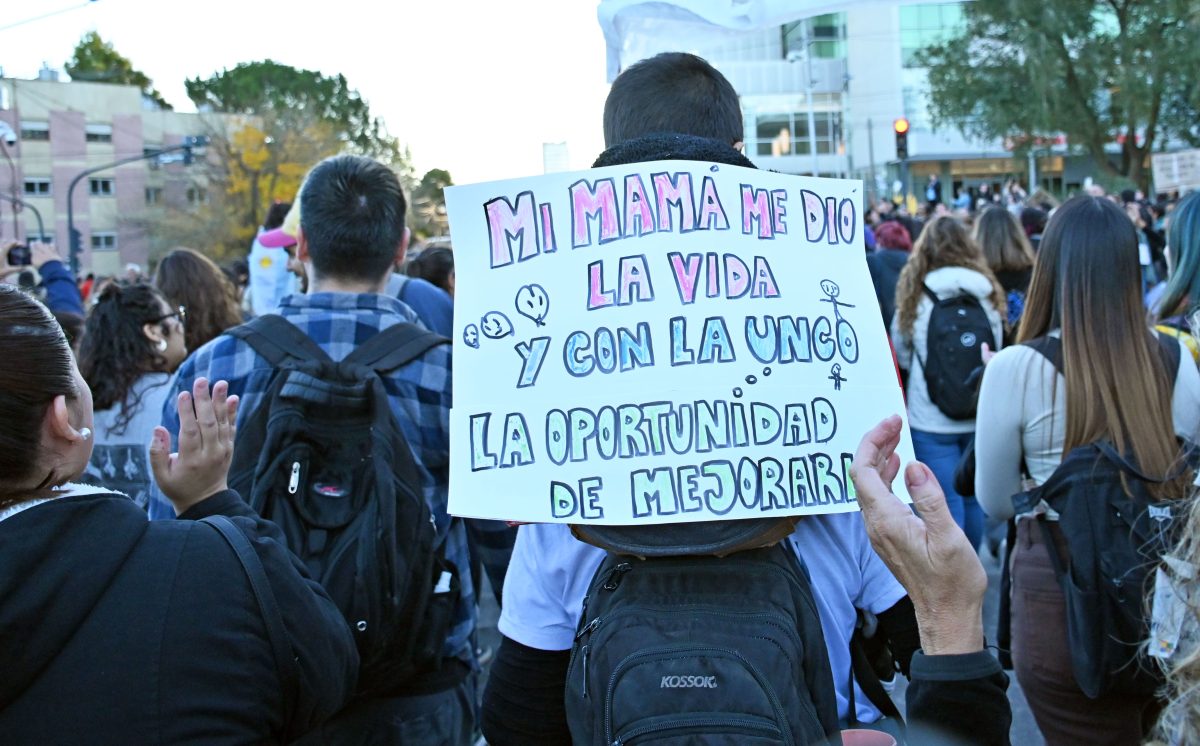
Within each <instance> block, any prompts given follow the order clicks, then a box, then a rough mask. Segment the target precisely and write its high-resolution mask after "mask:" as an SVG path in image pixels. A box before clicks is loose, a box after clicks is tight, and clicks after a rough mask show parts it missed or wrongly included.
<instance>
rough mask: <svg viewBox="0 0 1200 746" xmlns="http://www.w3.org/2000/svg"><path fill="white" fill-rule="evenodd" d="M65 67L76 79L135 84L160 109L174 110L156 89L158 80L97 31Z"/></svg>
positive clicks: (81, 43)
mask: <svg viewBox="0 0 1200 746" xmlns="http://www.w3.org/2000/svg"><path fill="white" fill-rule="evenodd" d="M64 67H65V68H66V71H67V75H70V76H71V79H72V80H83V81H89V82H93V83H113V84H119V85H135V86H137V87H138V88H140V89H141V90H142V95H144V96H146V97H147V98H149V99H150V100H151V101H153V102H154V103H155V104H156V105H157V106H158V107H159V108H160V109H167V110H170V109H172V108H173V107H172V106H171V105H170V104H168V103H167V102H166V99H164V98H163V97H162V94H160V93H159V92H158V91H156V90H155V89H154V81H152V80H150V78H148V77H147V76H146V74H145V73H143V72H142V71H141V70H136V69H134V67H133V63H132V62H130V61H129V60H128V59H127V58H125V57H123V56H121V54H120V53H118V52H117V50H116V49H114V48H113V45H112V44H111V43H109V42H106V41H104V39H102V38H100V34H98V33H96V32H95V31H89V32H88V33H86V34H84V35H83V38H82V39H80V40H79V43H78V44H76V45H75V52H74V54H72V55H71V59H69V60H67V62H66V64H65V65H64Z"/></svg>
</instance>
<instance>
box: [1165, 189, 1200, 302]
mask: <svg viewBox="0 0 1200 746" xmlns="http://www.w3.org/2000/svg"><path fill="white" fill-rule="evenodd" d="M1167 251H1168V255H1169V256H1170V259H1171V276H1170V278H1169V279H1168V280H1167V292H1166V294H1165V295H1163V297H1162V300H1161V301H1159V304H1158V309H1157V310H1158V313H1159V315H1160V316H1172V315H1175V314H1178V313H1191V312H1192V311H1194V310H1195V309H1196V308H1197V307H1200V192H1193V193H1191V194H1189V195H1188V196H1186V197H1184V198H1183V199H1182V200H1180V202H1179V205H1178V206H1177V207H1176V208H1175V209H1174V210H1172V211H1171V220H1170V225H1168V226H1167Z"/></svg>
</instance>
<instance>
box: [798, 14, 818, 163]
mask: <svg viewBox="0 0 1200 746" xmlns="http://www.w3.org/2000/svg"><path fill="white" fill-rule="evenodd" d="M811 28H812V19H811V18H810V19H807V20H805V21H804V36H803V38H802V42H803V44H804V67H805V70H804V100H805V101H807V102H808V153H809V155H810V156H812V175H813V176H819V175H820V169H819V168H818V167H817V118H816V115H815V114H814V113H813V78H812V44H813V39H812V38H810V36H809V34H810V32H811Z"/></svg>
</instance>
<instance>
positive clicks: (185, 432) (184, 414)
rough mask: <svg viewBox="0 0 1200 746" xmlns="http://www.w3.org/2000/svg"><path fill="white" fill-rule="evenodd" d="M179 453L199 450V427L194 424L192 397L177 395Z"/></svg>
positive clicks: (185, 393)
mask: <svg viewBox="0 0 1200 746" xmlns="http://www.w3.org/2000/svg"><path fill="white" fill-rule="evenodd" d="M177 406H178V409H179V452H180V453H190V452H192V451H195V450H196V449H198V448H200V446H201V443H200V425H199V424H197V422H196V408H195V407H193V406H192V395H191V394H189V393H188V392H186V391H181V392H180V393H179V398H178V400H177Z"/></svg>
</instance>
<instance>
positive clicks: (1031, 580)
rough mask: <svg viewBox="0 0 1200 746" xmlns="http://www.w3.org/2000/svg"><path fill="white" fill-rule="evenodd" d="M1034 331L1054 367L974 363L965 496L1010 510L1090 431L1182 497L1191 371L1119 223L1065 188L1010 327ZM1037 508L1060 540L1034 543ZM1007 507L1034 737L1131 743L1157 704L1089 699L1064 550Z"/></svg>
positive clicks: (1020, 675) (1101, 202)
mask: <svg viewBox="0 0 1200 746" xmlns="http://www.w3.org/2000/svg"><path fill="white" fill-rule="evenodd" d="M1046 337H1050V338H1058V339H1060V340H1061V351H1062V354H1061V358H1062V373H1059V372H1057V371H1056V369H1055V366H1054V365H1053V364H1052V363H1051V362H1050V360H1049V359H1047V358H1046V357H1044V356H1042V355H1041V354H1039V353H1038V352H1037V351H1036V350H1035V349H1034V348H1033V347H1032V346H1029V345H1024V344H1018V345H1015V346H1013V347H1010V348H1008V349H1006V350H1004V351H1003V352H1001V353H1000V354H998V355H996V357H995V358H994V359H993V360H992V361H991V362H990V363H988V366H987V370H986V373H985V374H984V377H983V385H982V388H981V390H980V394H979V410H978V421H979V424H980V426H979V428H978V430H977V433H976V437H975V455H976V465H977V467H976V472H975V493H976V495H977V496H978V498H979V502H980V504H981V505H982V506H983V509H984V510H985V511H986V512H987V514H988V515H989V516H990V517H992V518H999V519H1007V518H1010V517H1012V516H1013V514H1014V512H1015V510H1014V508H1013V501H1012V496H1013V495H1014V494H1016V493H1018V492H1020V491H1021V490H1022V483H1023V481H1024V479H1025V478H1027V479H1028V480H1029V481H1031V482H1032V483H1033V484H1038V485H1040V484H1043V483H1045V482H1046V480H1048V479H1049V478H1050V476H1051V475H1052V474H1053V473H1054V471H1055V469H1057V468H1058V465H1059V464H1060V463H1061V462H1062V460H1063V457H1064V454H1066V453H1068V452H1070V451H1071V450H1072V449H1073V448H1076V447H1077V446H1082V445H1087V444H1090V443H1095V442H1097V441H1107V442H1109V443H1111V444H1112V445H1113V447H1114V448H1115V449H1117V451H1118V452H1120V454H1121V456H1122V457H1124V458H1126V459H1128V460H1130V461H1131V462H1132V463H1135V464H1137V465H1138V467H1139V469H1140V470H1141V472H1143V473H1144V474H1146V475H1148V476H1149V477H1151V478H1154V479H1162V480H1164V481H1162V482H1161V483H1153V482H1149V481H1148V482H1147V483H1146V485H1147V488H1148V489H1149V491H1150V494H1151V495H1152V496H1153V497H1154V498H1155V499H1159V500H1164V499H1172V498H1180V497H1183V496H1185V495H1186V494H1187V491H1188V486H1189V483H1190V475H1187V474H1182V475H1181V474H1179V471H1180V470H1179V469H1178V461H1179V458H1180V446H1179V443H1178V441H1177V436H1180V437H1183V438H1186V439H1195V436H1196V432H1197V427H1198V426H1200V374H1198V373H1197V371H1196V366H1195V364H1194V363H1193V361H1192V358H1191V356H1190V355H1182V354H1181V355H1180V356H1179V362H1178V364H1177V365H1176V366H1175V367H1174V368H1173V369H1170V368H1169V367H1168V363H1167V360H1168V356H1166V355H1164V354H1163V353H1162V352H1161V351H1160V344H1159V342H1158V341H1157V340H1156V339H1155V337H1154V335H1153V333H1152V332H1151V330H1150V328H1149V326H1148V324H1147V319H1146V314H1145V310H1144V308H1143V306H1142V295H1141V270H1140V266H1139V264H1138V241H1137V236H1136V234H1135V232H1134V227H1133V224H1132V223H1131V222H1130V221H1129V218H1127V217H1126V216H1125V213H1124V212H1123V211H1122V210H1121V209H1120V208H1119V207H1117V206H1116V205H1114V204H1113V203H1112V202H1109V201H1108V200H1106V199H1103V198H1097V197H1077V198H1075V199H1073V200H1071V201H1069V202H1067V203H1066V204H1064V205H1063V206H1062V207H1061V208H1060V209H1059V210H1058V211H1057V212H1056V213H1055V215H1054V217H1053V218H1052V219H1051V220H1050V223H1049V224H1048V225H1047V227H1046V233H1045V235H1044V237H1043V238H1042V243H1041V249H1040V250H1039V252H1038V256H1037V263H1036V264H1035V266H1034V271H1033V280H1032V282H1031V283H1030V286H1029V294H1028V297H1027V303H1026V306H1025V313H1024V315H1023V316H1022V318H1021V326H1020V329H1019V331H1018V334H1017V338H1018V341H1020V342H1027V341H1032V340H1036V339H1042V338H1046ZM1176 475H1178V476H1176ZM1039 516H1041V517H1043V520H1045V521H1046V522H1047V523H1048V525H1049V526H1050V527H1051V528H1050V534H1051V535H1053V536H1054V537H1055V539H1054V541H1055V543H1056V544H1059V545H1060V546H1057V547H1051V546H1049V545H1048V544H1047V542H1046V537H1045V535H1044V533H1043V532H1042V531H1041V530H1040V527H1039V526H1038V522H1039V521H1038V520H1037V519H1038V518H1039ZM1016 518H1017V540H1016V543H1015V546H1014V547H1013V556H1012V561H1011V565H1010V567H1011V577H1012V595H1011V600H1012V608H1011V622H1012V657H1013V664H1014V667H1015V671H1016V675H1017V680H1018V681H1019V682H1020V684H1021V688H1022V690H1024V692H1025V694H1026V698H1027V699H1028V700H1029V706H1030V709H1031V710H1032V711H1033V714H1034V717H1035V719H1036V720H1037V724H1038V727H1039V728H1040V729H1041V731H1042V735H1043V736H1045V738H1046V743H1047V744H1049V746H1056V744H1076V743H1088V744H1136V743H1140V742H1141V739H1142V736H1143V734H1144V733H1145V730H1146V727H1147V726H1148V725H1149V724H1150V723H1152V722H1153V718H1154V715H1155V713H1156V710H1157V703H1156V701H1155V700H1154V698H1153V697H1152V696H1143V697H1137V696H1132V695H1130V694H1128V693H1110V694H1105V695H1102V696H1101V697H1099V698H1097V699H1091V698H1089V697H1087V696H1086V695H1085V694H1084V693H1083V691H1082V689H1080V687H1079V685H1078V683H1076V679H1075V674H1074V667H1073V665H1072V660H1071V648H1070V644H1069V642H1068V637H1067V611H1066V604H1065V599H1064V596H1063V592H1062V589H1061V587H1060V585H1059V580H1058V577H1057V574H1056V572H1055V566H1054V562H1053V559H1052V557H1051V555H1050V552H1051V551H1058V552H1059V553H1060V556H1061V554H1062V552H1063V551H1064V549H1065V540H1064V539H1063V538H1062V532H1061V531H1060V530H1059V529H1058V519H1059V516H1058V514H1057V513H1056V512H1055V511H1054V510H1052V509H1050V508H1049V506H1048V505H1046V504H1045V503H1044V502H1043V503H1040V504H1039V505H1038V506H1036V507H1034V508H1033V509H1032V510H1029V511H1028V512H1025V513H1022V514H1021V515H1018V516H1016Z"/></svg>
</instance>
